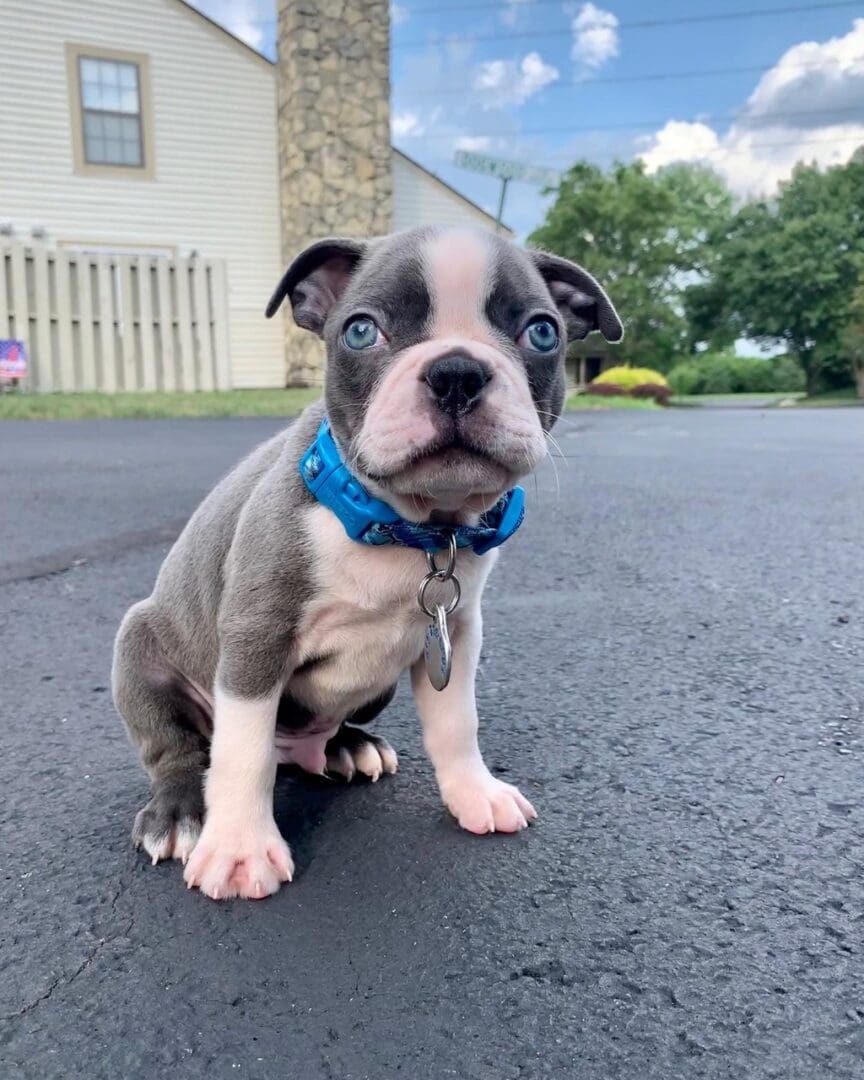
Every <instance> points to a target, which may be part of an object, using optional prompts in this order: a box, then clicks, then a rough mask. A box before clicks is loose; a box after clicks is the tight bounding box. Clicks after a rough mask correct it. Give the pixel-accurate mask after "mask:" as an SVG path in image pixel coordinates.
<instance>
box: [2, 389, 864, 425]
mask: <svg viewBox="0 0 864 1080" xmlns="http://www.w3.org/2000/svg"><path fill="white" fill-rule="evenodd" d="M320 396H321V390H320V388H319V389H316V388H312V389H308V390H306V389H303V390H228V391H212V392H207V391H202V392H200V393H176V394H161V393H141V394H19V393H14V392H10V393H3V394H0V420H93V419H121V418H128V417H138V418H163V417H166V418H170V417H183V416H285V417H289V416H296V415H297V414H298V413H299V412H300V411H301V410H302V409H304V408H305V407H306V406H307V405H308V404H309V403H310V402H312V401H315V400H316V398H318V397H320ZM785 398H795V399H796V401H795V404H796V405H797V406H804V407H807V408H811V407H814V408H815V407H822V406H824V407H830V406H832V405H834V406H836V405H855V404H856V403H858V399H857V398H856V397H855V392H854V390H848V391H845V390H840V391H834V392H833V393H831V394H820V395H818V396H816V397H813V398H804V397H802V395H800V394H702V395H698V396H692V397H675V398H673V399H672V403H673V404H675V405H711V404H712V403H713V402H718V401H726V402H728V401H740V402H741V403H742V404H744V403H745V402H746V401H748V400H750V401H766V400H770V401H774V400H777V401H779V400H781V399H785ZM567 408H568V409H579V410H582V409H657V408H659V406H658V405H657V404H656V403H655V402H653V401H651V400H650V399H649V400H646V399H644V398H629V397H599V396H595V395H592V394H570V395H569V396H568V398H567Z"/></svg>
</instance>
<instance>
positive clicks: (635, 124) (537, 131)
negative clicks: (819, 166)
mask: <svg viewBox="0 0 864 1080" xmlns="http://www.w3.org/2000/svg"><path fill="white" fill-rule="evenodd" d="M837 113H853V114H854V113H857V114H859V115H860V117H861V120H862V122H864V110H862V107H861V106H860V105H850V106H848V107H842V108H831V109H796V110H789V111H783V112H765V113H759V114H758V115H757V116H755V117H747V116H746V115H742V114H741V113H727V114H725V115H724V114H722V113H713V114H712V113H706V114H704V115H702V116H699V117H697V118H696V119H695V120H686V119H685V120H680V121H679V123H682V124H700V123H701V124H704V123H707V122H709V121H710V122H711V123H715V124H716V123H725V122H727V121H729V122H732V123H734V122H735V121H742V120H747V119H756V120H759V121H762V120H775V119H785V120H789V119H795V118H796V117H802V116H820V115H826V114H827V115H829V116H833V115H836V114H837ZM669 120H670V118H669V117H668V116H666V117H663V118H662V119H660V120H633V121H626V122H623V123H617V124H585V125H581V126H574V125H572V124H564V125H551V126H546V127H534V128H523V129H522V130H521V131H519V132H516V133H515V134H518V135H519V136H522V135H551V134H574V135H575V134H580V133H581V134H585V133H588V132H604V131H635V130H637V129H638V128H658V127H664V126H665V125H666V124H667V123H668V122H669ZM464 134H465V135H497V136H500V137H504V138H506V137H508V136H510V135H511V134H514V133H510V132H506V131H504V132H502V131H492V130H488V129H487V130H485V131H483V130H473V131H470V132H466V133H464ZM400 138H411V139H414V138H416V139H452V138H453V135H452V133H449V134H444V133H438V134H434V135H426V134H424V133H421V132H417V133H416V134H412V133H410V132H408V133H406V134H405V135H403V136H400Z"/></svg>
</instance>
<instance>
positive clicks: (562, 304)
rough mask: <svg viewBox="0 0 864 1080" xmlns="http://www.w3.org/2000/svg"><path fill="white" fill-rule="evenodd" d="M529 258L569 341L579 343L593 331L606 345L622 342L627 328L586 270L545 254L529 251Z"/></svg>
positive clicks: (599, 286) (600, 287)
mask: <svg viewBox="0 0 864 1080" xmlns="http://www.w3.org/2000/svg"><path fill="white" fill-rule="evenodd" d="M528 254H529V255H530V256H531V258H532V260H533V261H534V265H535V266H536V267H537V269H538V270H539V271H540V273H541V274H542V275H543V278H544V280H545V282H546V285H547V287H548V289H549V292H550V293H551V295H552V299H553V300H554V301H555V303H556V305H557V307H558V310H559V311H560V312H561V314H562V315H563V316H564V322H565V324H566V326H567V337H568V338H569V339H570V341H580V340H581V339H582V338H584V337H585V336H586V335H588V334H590V333H591V331H592V330H599V331H600V333H601V334H602V335H603V337H604V338H606V340H607V341H612V342H615V341H621V339H622V338H623V337H624V327H623V326H622V325H621V320H620V319H619V318H618V312H617V311H616V310H615V308H614V307H613V306H612V301H611V300H610V299H609V297H608V296H607V295H606V293H605V292H604V290H603V288H602V286H601V285H600V284H599V282H597V281H596V280H595V279H594V278H593V277H592V276H591V275H590V274H589V273H588V271H587V270H583V269H582V267H581V266H577V265H576V263H574V262H570V260H569V259H562V258H560V257H559V256H558V255H549V254H548V253H547V252H545V251H529V252H528Z"/></svg>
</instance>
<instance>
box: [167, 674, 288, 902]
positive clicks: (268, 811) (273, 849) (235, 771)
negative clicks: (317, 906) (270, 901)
mask: <svg viewBox="0 0 864 1080" xmlns="http://www.w3.org/2000/svg"><path fill="white" fill-rule="evenodd" d="M280 689H281V687H278V686H277V688H276V689H274V690H273V691H272V692H271V693H269V694H268V695H266V696H264V697H259V698H242V697H237V696H234V695H232V694H229V693H228V692H227V691H226V690H225V689H224V687H222V686H221V685H220V684H219V683H218V682H217V685H216V693H215V702H214V706H215V707H214V714H213V742H212V745H211V747H210V770H209V772H208V774H207V779H206V782H205V787H204V799H205V804H206V807H207V814H206V817H205V819H204V828H203V830H202V832H201V836H200V838H199V840H198V843H197V844H196V845H195V848H194V850H193V852H192V854H191V856H190V857H189V861H188V863H187V864H186V872H185V875H184V876H185V879H186V884H187V885H188V886H189V888H192V887H193V886H195V885H197V886H198V888H199V889H200V890H201V891H202V892H203V893H206V895H207V896H210V897H212V898H213V899H214V900H224V899H226V898H227V897H231V896H242V897H246V898H249V899H253V900H260V899H262V898H263V897H265V896H269V895H270V894H271V893H275V892H276V891H277V890H278V889H279V886H280V884H281V883H282V882H283V881H290V880H291V875H292V873H293V871H294V865H293V863H292V861H291V852H290V850H289V849H288V845H287V844H286V843H285V841H284V840H283V839H282V836H281V834H280V832H279V829H278V827H277V825H276V822H275V820H274V818H273V785H274V782H275V779H276V748H275V745H274V738H273V736H274V731H275V727H276V710H277V707H278V704H279V696H280Z"/></svg>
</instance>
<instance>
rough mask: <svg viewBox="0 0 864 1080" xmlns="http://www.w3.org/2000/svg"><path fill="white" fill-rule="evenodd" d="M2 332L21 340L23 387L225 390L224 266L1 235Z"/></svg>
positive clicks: (0, 334) (228, 373) (227, 372)
mask: <svg viewBox="0 0 864 1080" xmlns="http://www.w3.org/2000/svg"><path fill="white" fill-rule="evenodd" d="M0 338H18V339H22V340H23V341H24V342H25V344H26V346H27V353H28V356H29V359H30V373H29V377H28V379H27V382H26V384H25V385H26V389H28V390H34V391H38V392H43V393H48V392H51V391H58V390H59V391H77V390H101V391H104V392H106V393H109V394H111V393H115V392H117V391H118V390H228V389H230V387H231V367H230V354H229V339H228V288H227V281H226V275H225V265H224V263H223V262H222V261H221V260H217V259H201V258H197V257H196V258H191V259H184V258H161V257H159V258H155V257H151V256H145V255H142V256H127V255H108V254H89V253H83V252H72V251H65V250H64V249H62V248H58V249H56V250H54V249H49V248H45V247H42V246H38V245H34V246H32V247H25V246H24V245H23V244H19V243H17V242H15V241H11V242H10V241H8V240H3V239H2V238H0Z"/></svg>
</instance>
